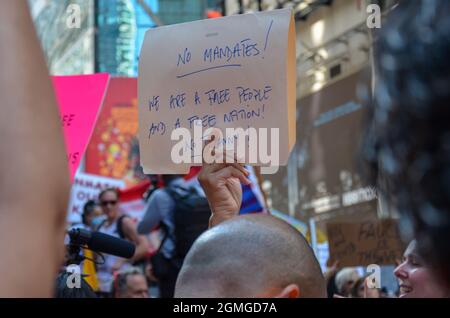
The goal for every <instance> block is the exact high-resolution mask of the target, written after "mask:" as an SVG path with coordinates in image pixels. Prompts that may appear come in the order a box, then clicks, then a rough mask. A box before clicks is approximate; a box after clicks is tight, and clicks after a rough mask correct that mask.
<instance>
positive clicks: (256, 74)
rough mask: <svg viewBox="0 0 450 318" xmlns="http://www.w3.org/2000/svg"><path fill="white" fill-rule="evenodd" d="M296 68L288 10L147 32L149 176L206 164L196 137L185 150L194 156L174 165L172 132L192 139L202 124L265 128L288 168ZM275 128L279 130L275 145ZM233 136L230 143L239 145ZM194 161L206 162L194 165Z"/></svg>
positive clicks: (143, 88)
mask: <svg viewBox="0 0 450 318" xmlns="http://www.w3.org/2000/svg"><path fill="white" fill-rule="evenodd" d="M295 63H296V59H295V26H294V20H293V17H292V12H291V11H290V10H287V9H286V10H273V11H267V12H259V13H251V14H244V15H236V16H229V17H225V18H218V19H211V20H201V21H195V22H190V23H183V24H179V25H171V26H164V27H158V28H155V29H150V30H149V31H147V33H146V35H145V39H144V43H143V46H142V49H141V56H140V59H139V78H138V101H139V103H138V104H139V142H140V149H141V165H142V167H143V169H144V172H145V173H158V174H170V173H180V174H185V173H188V171H189V168H190V167H191V166H194V165H201V154H200V158H198V157H199V156H198V155H197V154H193V152H195V151H193V149H198V147H196V146H198V144H197V145H195V144H194V143H195V141H194V142H193V140H188V141H186V143H185V144H184V145H183V147H182V150H181V152H184V151H186V152H190V154H191V157H190V158H191V160H190V161H191V162H189V163H184V162H183V163H175V162H173V160H172V156H171V151H172V148H173V147H174V146H175V145H176V144H178V143H179V141H177V140H171V134H172V131H173V130H174V129H176V128H186V129H188V130H189V131H190V133H191V135H192V136H193V135H194V133H193V131H194V130H195V129H194V121H195V120H200V121H201V122H202V125H201V128H202V129H203V130H206V129H207V128H209V127H217V128H219V129H221V131H222V133H223V135H224V136H226V132H225V129H226V128H243V129H248V128H255V129H257V130H258V129H261V128H265V129H266V130H267V138H265V140H261V139H263V138H259V140H258V142H259V143H264V144H265V146H266V147H267V149H268V152H270V150H271V149H272V148H273V147H274V144H275V146H278V147H279V151H278V152H277V155H279V158H278V159H279V160H278V161H279V164H280V165H285V164H287V160H288V156H289V152H290V151H291V149H292V147H293V145H294V144H295V130H296V129H295V121H296V113H295V102H296V65H295ZM272 128H277V129H278V132H279V139H278V140H276V141H274V142H271V137H272V135H271V129H272ZM258 131H259V130H258ZM233 137H235V136H231V138H226V139H225V138H224V140H223V143H224V144H226V143H228V144H233V142H234V139H235V138H233ZM193 138H195V137H193ZM200 143H201V142H200ZM258 146H260V145H258ZM258 148H259V149H260V148H261V147H258ZM200 149H201V147H200ZM259 149H258V150H259ZM258 150H256V151H258ZM195 158H197V160H198V159H199V160H200V162H192V161H195ZM248 159H249V158H248V155H246V161H245V163H248V164H256V165H258V164H261V163H262V160H261V157H260V156H258V158H257V162H249V160H248Z"/></svg>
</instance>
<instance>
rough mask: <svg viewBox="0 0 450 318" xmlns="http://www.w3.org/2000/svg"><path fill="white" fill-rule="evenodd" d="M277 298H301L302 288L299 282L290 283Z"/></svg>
mask: <svg viewBox="0 0 450 318" xmlns="http://www.w3.org/2000/svg"><path fill="white" fill-rule="evenodd" d="M276 297H277V298H299V297H300V288H298V286H297V284H290V285H288V286H286V287H285V288H284V289H283V290H282V291H281V292H280V293H279V294H278V295H277V296H276Z"/></svg>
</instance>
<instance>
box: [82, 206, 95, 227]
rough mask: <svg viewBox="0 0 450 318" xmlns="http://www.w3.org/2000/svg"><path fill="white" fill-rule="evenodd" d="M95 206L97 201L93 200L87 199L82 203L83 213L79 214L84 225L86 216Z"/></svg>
mask: <svg viewBox="0 0 450 318" xmlns="http://www.w3.org/2000/svg"><path fill="white" fill-rule="evenodd" d="M96 206H97V203H96V202H95V201H94V200H89V201H87V202H86V203H85V204H84V207H83V214H82V215H81V219H82V221H83V224H84V225H87V220H86V218H87V217H88V216H89V215H91V214H92V212H94V209H95V207H96Z"/></svg>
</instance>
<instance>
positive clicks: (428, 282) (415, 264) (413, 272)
mask: <svg viewBox="0 0 450 318" xmlns="http://www.w3.org/2000/svg"><path fill="white" fill-rule="evenodd" d="M394 274H395V276H396V277H397V278H398V280H399V287H400V298H446V297H450V290H448V289H447V288H446V287H445V286H442V285H441V284H439V282H438V281H437V280H436V279H435V278H434V276H433V275H432V273H431V269H430V268H429V267H427V266H426V265H424V261H423V259H422V257H421V256H420V255H419V254H418V251H417V243H416V241H412V242H411V243H409V245H408V247H407V248H406V251H405V253H404V255H403V262H402V263H401V264H400V265H399V266H398V267H397V268H396V269H395V270H394Z"/></svg>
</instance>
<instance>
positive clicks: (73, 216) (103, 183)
mask: <svg viewBox="0 0 450 318" xmlns="http://www.w3.org/2000/svg"><path fill="white" fill-rule="evenodd" d="M123 186H124V182H123V181H122V180H119V179H113V178H105V177H101V176H96V175H92V174H86V173H81V172H78V173H77V174H76V175H75V178H74V181H73V184H72V189H71V192H70V202H69V210H68V218H67V220H68V222H69V223H81V214H82V213H83V206H84V204H85V203H86V202H87V201H88V200H95V201H97V199H98V194H99V193H100V192H101V191H102V190H103V189H106V188H119V189H120V188H122V187H123Z"/></svg>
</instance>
